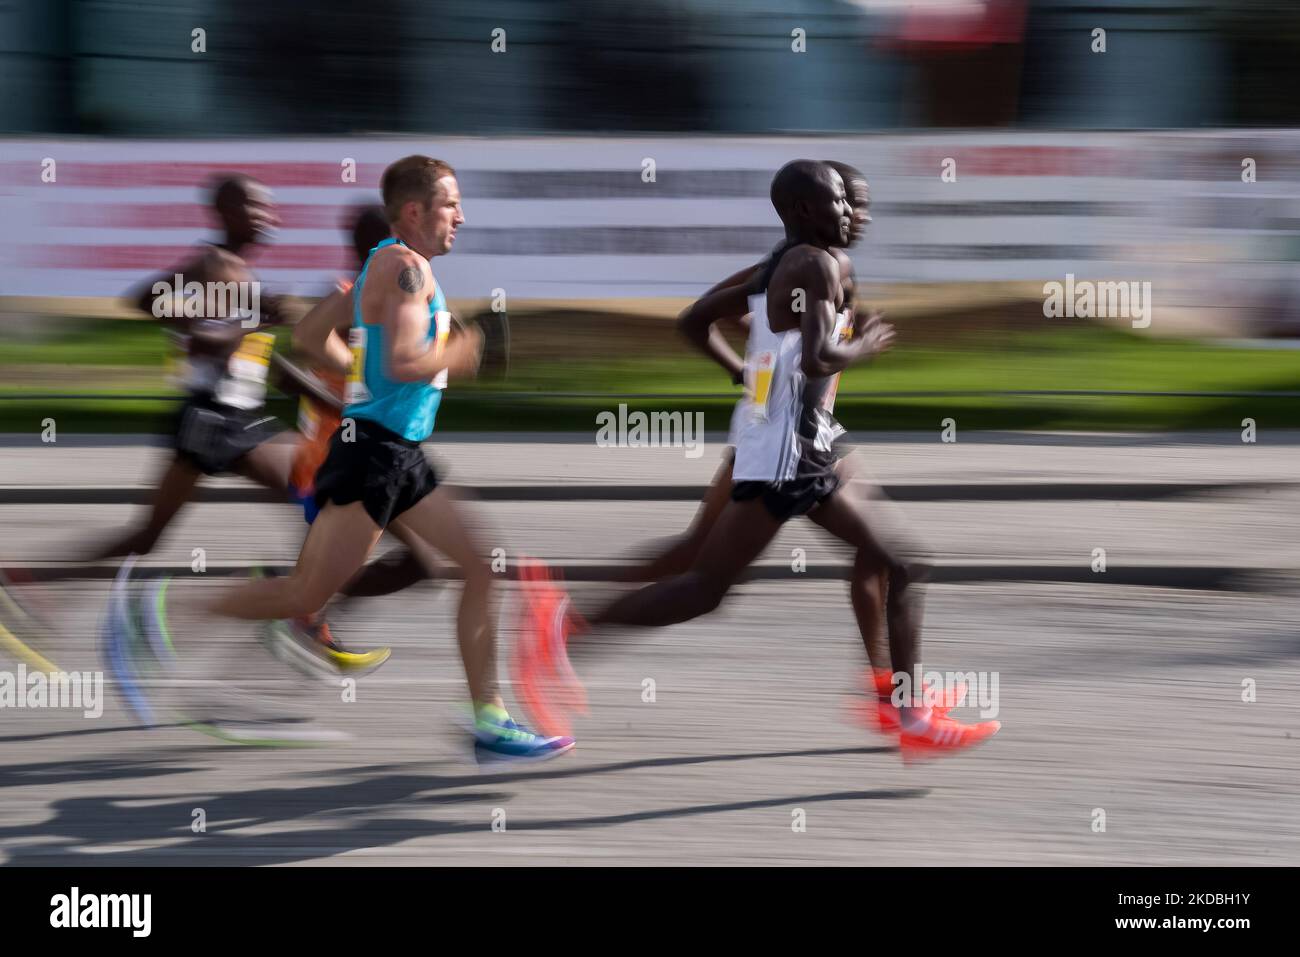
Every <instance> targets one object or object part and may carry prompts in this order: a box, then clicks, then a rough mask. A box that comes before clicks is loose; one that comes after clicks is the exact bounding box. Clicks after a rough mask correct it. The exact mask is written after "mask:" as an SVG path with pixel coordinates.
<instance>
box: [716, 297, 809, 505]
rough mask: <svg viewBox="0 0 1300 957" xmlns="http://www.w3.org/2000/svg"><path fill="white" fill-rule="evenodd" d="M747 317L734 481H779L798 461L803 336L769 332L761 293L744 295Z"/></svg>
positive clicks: (791, 472)
mask: <svg viewBox="0 0 1300 957" xmlns="http://www.w3.org/2000/svg"><path fill="white" fill-rule="evenodd" d="M749 310H750V312H751V313H752V314H753V318H752V319H751V320H750V323H749V341H748V342H747V343H746V345H745V398H744V399H743V400H742V401H741V404H740V407H738V408H737V410H736V416H738V417H739V421H738V422H735V419H734V418H733V422H735V424H736V426H737V427H736V428H735V440H736V459H735V464H734V465H733V467H732V478H733V479H734V480H735V481H737V482H749V481H760V482H785V481H789V480H790V479H792V478H794V475H795V467H796V466H797V465H798V464H799V442H798V438H797V434H796V433H797V430H798V425H799V416H800V412H801V408H800V406H801V404H802V402H803V384H804V375H803V369H802V368H801V365H800V363H801V362H802V357H803V337H802V335H801V334H800V331H799V329H798V328H797V327H796V328H794V329H790V330H788V331H786V332H773V331H772V327H771V326H770V325H768V322H767V293H760V294H759V295H757V296H750V297H749Z"/></svg>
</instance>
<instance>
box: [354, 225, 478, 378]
mask: <svg viewBox="0 0 1300 957" xmlns="http://www.w3.org/2000/svg"><path fill="white" fill-rule="evenodd" d="M391 248H394V252H392V253H389V254H388V255H386V256H383V257H382V258H380V259H379V260H378V261H377V262H375V263H374V264H375V265H378V266H379V267H380V268H379V270H378V275H374V274H372V275H371V277H370V279H369V280H367V283H366V287H367V288H366V293H367V294H369V293H370V292H371V287H372V285H373V286H375V287H376V288H375V289H374V295H375V297H376V300H374V301H375V302H376V305H377V306H378V309H379V316H380V319H381V321H382V322H383V323H384V328H385V330H386V331H387V332H388V335H386V336H385V337H384V340H385V343H386V346H387V355H386V356H385V357H384V358H385V361H386V362H387V363H388V374H389V375H391V376H392V377H393V378H394V379H396V380H397V381H399V382H427V381H429V380H431V379H433V377H434V376H436V375H437V374H438V373H439V372H441V371H442V370H443V369H446V370H447V372H448V375H455V376H462V375H472V374H473V373H474V372H475V371H476V370H477V369H478V362H479V357H480V355H481V354H482V351H483V334H482V333H481V332H479V331H478V330H477V329H472V328H471V329H466V331H465V332H464V333H462V334H461V335H457V336H452V337H450V338H449V339H448V340H447V344H446V346H445V347H443V348H442V349H438V348H437V345H436V340H435V341H434V342H431V341H430V340H429V337H428V329H429V321H430V320H429V297H430V296H431V295H432V294H433V274H432V273H431V272H429V264H428V262H427V261H426V260H425V259H424V258H423V257H422V256H419V255H417V254H415V253H413V252H411V251H410V250H408V249H404V248H400V247H391Z"/></svg>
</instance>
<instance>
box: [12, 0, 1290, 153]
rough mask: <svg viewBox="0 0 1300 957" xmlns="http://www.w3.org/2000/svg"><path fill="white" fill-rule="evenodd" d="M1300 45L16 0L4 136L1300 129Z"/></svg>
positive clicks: (759, 1)
mask: <svg viewBox="0 0 1300 957" xmlns="http://www.w3.org/2000/svg"><path fill="white" fill-rule="evenodd" d="M1096 30H1104V31H1105V46H1106V49H1105V52H1104V53H1102V52H1098V51H1097V50H1095V49H1094V47H1095V46H1096V45H1097V43H1096V38H1095V36H1094V31H1096ZM196 31H202V33H196ZM494 31H497V32H496V33H495V34H494ZM500 31H504V32H503V33H502V32H500ZM494 36H495V37H496V38H497V47H498V51H494V50H493V48H492V46H493V40H494ZM200 40H201V42H200ZM502 43H504V50H500V47H501V45H502ZM1297 56H1300V5H1298V4H1296V3H1295V2H1294V0H1231V2H1223V0H1089V2H1087V3H1083V2H1078V0H909V2H904V0H635V2H630V0H628V2H624V0H473V2H465V0H378V2H373V3H368V4H358V3H355V2H352V0H311V2H306V0H276V2H273V3H268V2H265V0H9V2H7V3H5V4H4V5H2V6H0V72H2V75H3V76H4V77H5V81H4V82H5V88H6V93H7V95H6V96H4V97H3V98H0V131H4V132H9V133H38V134H39V133H78V134H111V135H132V136H139V135H146V136H178V135H179V136H206V135H257V134H271V133H276V134H281V135H283V134H286V133H287V134H294V133H300V134H318V135H319V134H337V133H343V132H363V131H366V132H390V133H402V132H409V133H430V132H433V133H444V134H447V133H460V134H480V133H484V134H486V133H533V132H536V133H545V132H550V133H556V132H565V131H574V132H584V131H610V132H664V133H679V132H700V133H756V132H779V131H809V130H825V131H835V132H861V131H875V130H893V129H906V128H927V127H948V128H951V127H957V128H961V127H977V128H979V127H1006V126H1028V127H1056V128H1090V129H1133V128H1169V127H1201V126H1268V125H1273V126H1296V125H1300V96H1298V95H1297V94H1298V93H1300V90H1297V85H1298V83H1297V79H1296V77H1297V71H1296V70H1295V69H1294V64H1295V62H1296V60H1297Z"/></svg>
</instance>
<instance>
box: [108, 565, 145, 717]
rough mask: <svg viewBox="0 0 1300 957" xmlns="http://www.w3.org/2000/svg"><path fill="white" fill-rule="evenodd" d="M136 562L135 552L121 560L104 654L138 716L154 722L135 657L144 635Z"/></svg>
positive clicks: (112, 591)
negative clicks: (134, 604)
mask: <svg viewBox="0 0 1300 957" xmlns="http://www.w3.org/2000/svg"><path fill="white" fill-rule="evenodd" d="M134 566H135V556H134V555H132V556H130V557H129V558H127V560H126V561H124V562H123V563H122V567H121V569H119V570H118V573H117V577H116V578H115V579H113V585H112V587H111V589H110V590H109V594H108V611H107V613H106V614H105V617H104V629H103V640H104V657H105V659H106V660H107V662H108V668H109V671H111V672H112V673H113V677H114V679H115V680H116V681H117V684H118V687H119V688H120V689H121V691H122V695H123V697H125V698H126V702H127V704H128V705H130V707H131V710H132V711H133V712H135V716H136V717H137V718H139V719H140V721H142V722H143V723H145V724H153V723H154V713H153V706H152V705H151V704H150V702H149V699H148V698H147V697H146V696H145V693H144V689H143V687H142V686H141V685H140V680H139V677H140V672H139V669H138V668H137V666H136V660H135V645H136V644H138V643H139V642H140V641H141V640H142V637H141V635H140V633H139V629H138V627H137V625H136V621H135V616H134V615H133V614H132V609H131V593H130V587H131V569H132V568H133V567H134Z"/></svg>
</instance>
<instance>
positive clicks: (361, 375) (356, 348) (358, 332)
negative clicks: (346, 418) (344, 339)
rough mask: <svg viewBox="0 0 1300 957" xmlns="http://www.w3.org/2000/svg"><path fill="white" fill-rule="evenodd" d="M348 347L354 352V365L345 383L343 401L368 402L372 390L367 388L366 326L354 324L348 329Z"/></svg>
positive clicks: (348, 402)
mask: <svg viewBox="0 0 1300 957" xmlns="http://www.w3.org/2000/svg"><path fill="white" fill-rule="evenodd" d="M348 349H349V350H350V351H351V352H352V365H351V366H349V367H348V378H347V382H346V383H345V385H344V390H343V401H344V402H345V403H347V404H348V405H354V404H355V403H357V402H366V401H368V400H369V399H370V390H369V389H367V388H366V327H365V326H353V327H352V328H351V329H349V330H348Z"/></svg>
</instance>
